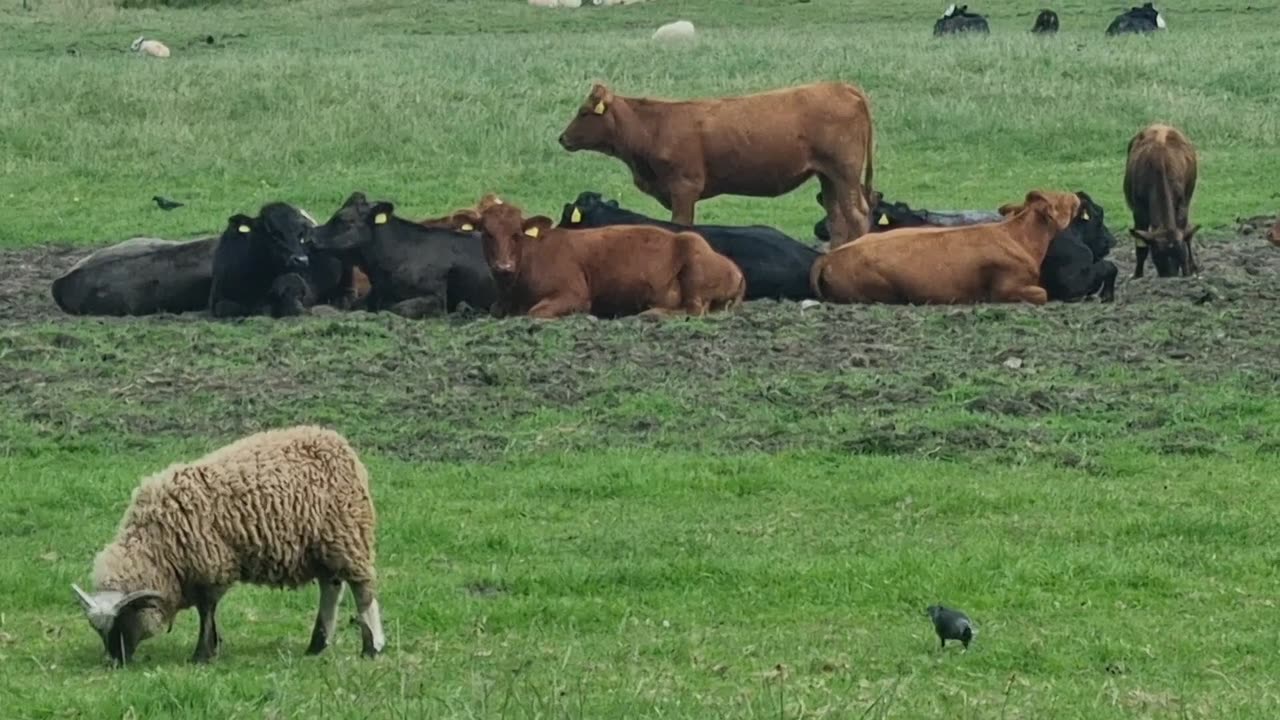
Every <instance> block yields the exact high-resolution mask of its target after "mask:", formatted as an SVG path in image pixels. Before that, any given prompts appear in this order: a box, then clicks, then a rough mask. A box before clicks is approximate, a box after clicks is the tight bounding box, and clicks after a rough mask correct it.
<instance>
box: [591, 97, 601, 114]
mask: <svg viewBox="0 0 1280 720" xmlns="http://www.w3.org/2000/svg"><path fill="white" fill-rule="evenodd" d="M592 112H594V113H595V114H597V115H603V114H604V101H603V100H601V101H600V102H598V103H596V106H595V107H594V108H592Z"/></svg>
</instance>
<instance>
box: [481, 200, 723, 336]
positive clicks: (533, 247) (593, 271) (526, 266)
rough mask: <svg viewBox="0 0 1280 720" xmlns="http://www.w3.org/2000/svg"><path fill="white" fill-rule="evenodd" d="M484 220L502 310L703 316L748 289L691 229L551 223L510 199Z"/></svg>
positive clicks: (546, 315)
mask: <svg viewBox="0 0 1280 720" xmlns="http://www.w3.org/2000/svg"><path fill="white" fill-rule="evenodd" d="M479 227H480V232H481V237H482V239H483V242H484V255H485V259H486V260H487V261H488V263H489V269H490V271H491V272H492V273H493V277H494V280H495V281H496V282H497V285H498V302H497V303H496V305H495V308H494V310H495V313H494V314H495V315H498V316H502V315H505V314H528V315H529V316H531V317H537V318H553V317H559V316H561V315H570V314H573V313H590V314H592V315H596V316H598V317H620V316H623V315H634V314H636V313H644V314H652V315H673V314H678V313H688V314H690V315H703V314H705V313H707V312H708V311H714V310H726V309H729V308H731V307H733V306H734V305H737V304H738V303H740V302H742V296H743V293H745V292H746V287H747V285H746V281H745V280H744V279H743V277H742V272H741V271H740V270H739V269H738V266H737V265H734V264H733V261H732V260H729V259H728V258H726V257H724V256H723V255H720V254H719V253H717V252H716V251H714V250H712V249H711V246H710V245H708V244H707V241H706V240H704V239H703V238H702V236H701V235H697V234H695V233H692V232H681V233H675V232H671V231H669V230H665V229H663V228H659V227H653V226H649V225H613V226H609V227H603V228H591V229H586V230H565V229H562V228H552V222H551V218H548V217H545V216H541V215H539V216H537V217H532V218H528V219H524V218H523V217H522V216H521V214H520V209H519V208H517V207H515V206H513V205H511V204H504V205H493V206H491V207H489V208H487V209H486V210H485V211H484V213H483V214H481V216H480V225H479Z"/></svg>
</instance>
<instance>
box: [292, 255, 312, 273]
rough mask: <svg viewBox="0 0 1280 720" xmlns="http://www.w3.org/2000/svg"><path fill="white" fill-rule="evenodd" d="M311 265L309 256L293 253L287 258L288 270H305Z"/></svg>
mask: <svg viewBox="0 0 1280 720" xmlns="http://www.w3.org/2000/svg"><path fill="white" fill-rule="evenodd" d="M310 266H311V258H309V257H307V256H306V255H294V256H293V257H291V258H289V263H288V267H289V269H290V270H306V269H307V268H308V267H310Z"/></svg>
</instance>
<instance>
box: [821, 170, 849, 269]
mask: <svg viewBox="0 0 1280 720" xmlns="http://www.w3.org/2000/svg"><path fill="white" fill-rule="evenodd" d="M818 183H819V184H820V185H821V186H822V192H821V193H820V195H819V197H820V198H822V209H823V210H825V211H826V212H827V237H828V238H829V239H828V240H827V250H828V251H831V250H835V249H836V248H838V247H840V246H841V245H843V244H844V243H846V242H848V240H846V239H845V238H846V236H847V235H848V234H849V222H848V221H847V220H846V219H845V216H844V213H842V212H840V200H839V195H840V193H839V191H838V190H837V189H836V186H835V183H833V182H831V181H830V180H828V179H827V177H826V176H825V175H821V176H819V177H818Z"/></svg>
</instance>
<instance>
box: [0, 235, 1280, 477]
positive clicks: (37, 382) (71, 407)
mask: <svg viewBox="0 0 1280 720" xmlns="http://www.w3.org/2000/svg"><path fill="white" fill-rule="evenodd" d="M1202 247H1203V249H1202V250H1201V263H1202V266H1203V273H1202V275H1201V277H1199V278H1194V279H1185V280H1184V279H1170V280H1160V279H1156V278H1154V277H1153V275H1154V271H1153V270H1151V269H1148V274H1149V277H1147V278H1145V279H1143V280H1138V281H1130V280H1128V279H1127V278H1128V276H1129V274H1131V272H1132V250H1131V248H1129V247H1125V246H1121V247H1120V248H1119V249H1118V252H1117V253H1116V257H1115V260H1116V262H1117V264H1118V265H1119V266H1120V270H1121V278H1122V280H1121V284H1120V286H1119V288H1118V300H1117V302H1115V303H1113V304H1109V305H1107V304H1101V303H1097V302H1094V301H1089V302H1084V303H1078V304H1050V305H1048V306H1045V307H1042V308H1032V307H1027V306H995V305H988V306H980V307H942V308H910V307H848V306H830V305H823V306H820V307H816V308H810V309H805V310H802V309H801V308H800V306H799V305H798V304H796V303H775V302H769V301H762V302H754V303H748V304H747V306H746V307H745V308H743V309H741V310H739V311H736V312H734V313H732V314H730V315H726V316H721V317H713V318H710V319H707V320H702V321H688V320H674V321H666V322H654V321H649V320H641V319H634V318H633V319H624V320H618V321H596V320H592V319H590V318H585V317H577V318H570V319H564V320H560V321H556V322H552V323H535V322H531V321H528V320H526V319H511V320H505V321H496V320H493V319H491V318H487V317H466V316H461V317H459V316H455V317H452V318H449V319H446V320H433V321H417V322H414V321H405V320H402V319H400V318H396V317H391V316H388V315H386V314H382V315H370V314H367V313H349V314H341V315H324V316H319V317H309V318H301V319H297V320H287V321H271V320H268V319H254V320H249V321H242V322H231V323H224V322H213V321H210V320H209V319H208V318H205V317H201V316H199V315H191V316H182V317H163V316H161V317H150V318H133V319H118V318H74V317H69V316H66V315H64V314H62V313H61V312H60V311H59V310H58V308H57V307H56V306H55V305H54V303H53V301H52V299H51V298H50V296H49V284H50V282H51V281H52V280H53V278H54V277H56V276H57V275H58V274H59V273H60V272H62V271H63V270H64V269H66V268H67V267H70V265H72V264H73V263H74V262H75V261H76V260H77V259H78V258H79V257H81V256H83V254H84V253H85V252H86V251H85V250H84V249H73V248H69V247H42V248H28V249H23V250H5V251H0V263H3V266H4V267H5V269H6V272H5V273H4V275H3V278H0V396H2V397H3V400H2V401H0V402H2V403H3V404H2V405H0V407H2V408H3V410H4V412H5V415H6V418H7V420H5V421H3V422H4V425H3V426H0V427H5V428H7V429H8V432H6V433H5V435H9V436H11V438H12V440H11V445H12V447H11V448H10V449H11V450H19V451H21V450H22V449H24V448H27V449H31V450H38V449H40V448H48V447H50V446H51V444H52V445H54V446H58V447H74V446H76V445H77V444H79V443H85V444H88V445H91V446H94V447H100V446H102V445H104V444H105V445H107V446H116V445H123V446H128V447H134V446H146V445H149V444H150V443H153V442H157V441H159V440H162V439H165V438H175V437H176V438H216V439H223V438H230V437H231V436H234V435H236V434H239V433H243V432H247V431H251V430H254V429H258V428H261V427H265V426H268V425H273V424H282V423H291V422H324V423H328V424H332V425H336V426H338V427H339V428H340V429H342V430H343V431H344V432H346V433H348V434H349V435H350V436H351V437H352V438H353V440H357V441H359V442H361V443H362V444H363V445H366V446H373V447H377V448H378V449H380V450H382V451H384V452H386V453H389V454H391V455H394V456H398V457H404V458H411V459H447V460H461V459H472V460H491V459H496V458H499V457H502V456H504V455H507V454H510V453H516V454H519V453H528V452H547V451H582V450H587V451H589V450H593V449H610V450H613V449H620V448H628V447H641V448H662V449H670V450H687V451H693V452H716V453H719V452H728V453H732V452H740V451H743V450H759V451H769V452H772V451H780V450H788V449H821V450H829V451H833V452H841V453H876V454H890V455H901V454H911V455H927V456H934V457H957V458H959V457H992V458H997V459H999V460H1000V461H1023V460H1029V459H1049V460H1051V461H1053V462H1057V463H1060V464H1064V465H1068V466H1073V467H1085V468H1086V469H1090V468H1091V469H1094V470H1098V471H1102V470H1103V469H1104V466H1103V465H1102V464H1100V461H1099V460H1098V459H1097V458H1098V457H1099V456H1100V455H1104V454H1106V453H1108V452H1112V451H1117V450H1121V449H1123V446H1124V445H1125V444H1126V443H1135V442H1136V443H1139V444H1141V445H1143V446H1144V447H1146V448H1148V449H1154V450H1156V451H1158V452H1163V453H1168V454H1171V455H1180V454H1196V455H1202V454H1213V453H1219V452H1234V451H1236V450H1239V449H1241V448H1243V449H1244V450H1245V451H1248V452H1258V453H1265V454H1276V453H1280V422H1277V420H1280V417H1278V415H1280V412H1278V411H1277V410H1276V409H1275V408H1274V407H1273V405H1274V398H1275V393H1276V389H1277V388H1280V342H1277V341H1278V340H1280V332H1278V331H1277V319H1276V315H1277V312H1280V302H1277V301H1278V300H1280V248H1275V247H1272V246H1270V245H1268V244H1267V243H1266V242H1265V240H1263V239H1262V238H1261V237H1259V236H1258V235H1257V234H1254V233H1251V234H1247V235H1241V234H1238V233H1233V234H1231V235H1230V236H1220V237H1216V238H1215V237H1213V236H1212V235H1210V237H1209V239H1207V240H1206V241H1205V243H1204V244H1203V246H1202ZM1269 399H1270V400H1269Z"/></svg>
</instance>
